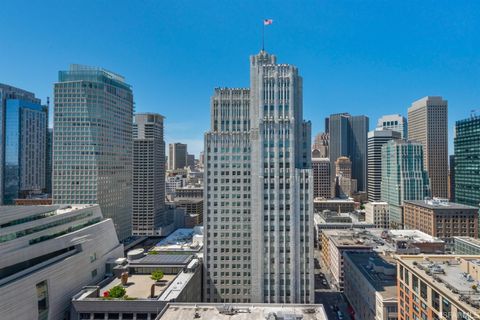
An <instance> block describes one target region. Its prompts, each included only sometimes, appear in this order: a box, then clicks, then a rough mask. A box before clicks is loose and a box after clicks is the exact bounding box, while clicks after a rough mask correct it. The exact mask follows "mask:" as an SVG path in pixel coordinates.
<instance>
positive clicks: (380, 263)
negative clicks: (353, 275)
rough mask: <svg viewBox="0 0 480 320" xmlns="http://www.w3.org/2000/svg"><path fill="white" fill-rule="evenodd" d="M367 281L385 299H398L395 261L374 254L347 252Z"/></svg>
mask: <svg viewBox="0 0 480 320" xmlns="http://www.w3.org/2000/svg"><path fill="white" fill-rule="evenodd" d="M345 256H346V257H348V259H350V261H352V263H353V264H354V265H355V266H356V267H357V269H358V270H359V271H360V272H361V273H362V274H363V276H364V277H365V279H366V280H367V281H368V282H369V283H370V284H371V285H372V286H373V287H374V288H375V290H376V291H378V292H380V293H381V294H382V296H383V298H384V299H390V298H396V297H397V276H396V270H397V266H396V265H397V264H396V261H395V259H393V258H392V257H388V256H380V255H378V254H377V253H374V252H346V253H345Z"/></svg>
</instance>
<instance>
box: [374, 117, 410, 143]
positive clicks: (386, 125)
mask: <svg viewBox="0 0 480 320" xmlns="http://www.w3.org/2000/svg"><path fill="white" fill-rule="evenodd" d="M377 129H387V130H392V131H396V132H398V133H400V138H401V139H407V138H408V126H407V119H405V117H404V116H402V115H401V114H389V115H386V116H382V117H381V118H380V119H378V122H377Z"/></svg>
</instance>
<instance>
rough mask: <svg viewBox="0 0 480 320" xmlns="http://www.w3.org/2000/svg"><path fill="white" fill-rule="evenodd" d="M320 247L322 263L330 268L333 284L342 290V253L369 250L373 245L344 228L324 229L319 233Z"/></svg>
mask: <svg viewBox="0 0 480 320" xmlns="http://www.w3.org/2000/svg"><path fill="white" fill-rule="evenodd" d="M321 249H322V260H323V264H324V265H325V266H326V268H327V269H328V270H330V272H331V275H332V278H333V279H332V280H333V281H334V283H333V284H334V285H335V287H336V288H338V289H339V290H341V291H343V282H344V268H343V265H344V262H343V259H344V255H343V254H344V253H345V252H358V251H362V252H365V251H366V252H370V251H372V250H373V246H372V245H371V244H369V243H365V242H364V241H363V240H362V239H360V238H358V237H355V236H354V235H352V234H350V233H349V232H347V231H345V232H344V230H324V231H323V232H322V234H321Z"/></svg>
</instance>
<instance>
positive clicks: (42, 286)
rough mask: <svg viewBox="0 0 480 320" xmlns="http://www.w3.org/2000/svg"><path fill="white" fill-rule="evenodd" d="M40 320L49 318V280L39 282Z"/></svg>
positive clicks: (38, 303)
mask: <svg viewBox="0 0 480 320" xmlns="http://www.w3.org/2000/svg"><path fill="white" fill-rule="evenodd" d="M37 308H38V320H47V319H48V286H47V281H46V280H45V281H42V282H40V283H37Z"/></svg>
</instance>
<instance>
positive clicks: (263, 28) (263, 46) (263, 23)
mask: <svg viewBox="0 0 480 320" xmlns="http://www.w3.org/2000/svg"><path fill="white" fill-rule="evenodd" d="M262 51H265V22H263V21H262Z"/></svg>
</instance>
